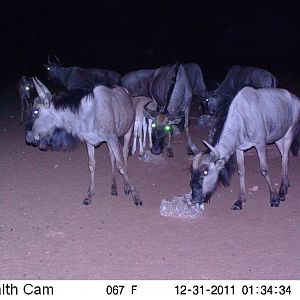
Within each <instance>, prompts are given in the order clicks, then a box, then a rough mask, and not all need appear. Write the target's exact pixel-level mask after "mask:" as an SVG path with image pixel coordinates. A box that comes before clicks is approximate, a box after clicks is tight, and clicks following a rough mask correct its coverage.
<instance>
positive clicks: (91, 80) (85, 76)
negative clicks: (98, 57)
mask: <svg viewBox="0 0 300 300" xmlns="http://www.w3.org/2000/svg"><path fill="white" fill-rule="evenodd" d="M44 66H45V67H46V69H47V70H48V78H49V80H52V81H54V82H56V83H59V84H61V85H63V86H64V87H65V88H66V89H67V90H69V91H74V90H75V91H76V90H85V91H90V89H91V87H93V86H94V85H96V84H102V83H105V84H107V85H109V86H113V85H117V84H118V83H119V81H120V78H121V76H120V74H118V73H117V72H115V71H112V70H105V69H88V68H80V67H76V66H72V67H63V66H61V65H59V64H58V63H55V62H51V61H50V59H49V58H48V65H44Z"/></svg>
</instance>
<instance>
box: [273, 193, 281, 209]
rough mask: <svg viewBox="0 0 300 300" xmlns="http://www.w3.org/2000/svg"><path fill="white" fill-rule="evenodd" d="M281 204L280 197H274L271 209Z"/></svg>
mask: <svg viewBox="0 0 300 300" xmlns="http://www.w3.org/2000/svg"><path fill="white" fill-rule="evenodd" d="M279 204H280V198H279V196H277V195H276V196H272V198H271V207H273V206H275V207H278V206H279Z"/></svg>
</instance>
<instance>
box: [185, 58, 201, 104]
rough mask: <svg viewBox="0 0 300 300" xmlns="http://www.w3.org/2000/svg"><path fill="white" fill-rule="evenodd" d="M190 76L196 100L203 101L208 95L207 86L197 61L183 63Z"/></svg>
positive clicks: (197, 101)
mask: <svg viewBox="0 0 300 300" xmlns="http://www.w3.org/2000/svg"><path fill="white" fill-rule="evenodd" d="M182 65H183V67H184V69H185V71H186V74H187V77H188V78H189V80H190V82H191V86H192V91H193V98H194V102H196V103H199V104H200V103H202V102H203V100H204V99H205V96H206V86H205V83H204V80H203V75H202V71H201V69H200V67H199V65H197V64H196V63H186V64H182Z"/></svg>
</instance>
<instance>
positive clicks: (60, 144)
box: [39, 128, 80, 151]
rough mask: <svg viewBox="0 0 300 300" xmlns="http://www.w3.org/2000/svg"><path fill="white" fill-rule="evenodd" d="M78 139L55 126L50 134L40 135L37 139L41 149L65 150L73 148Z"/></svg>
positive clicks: (78, 141)
mask: <svg viewBox="0 0 300 300" xmlns="http://www.w3.org/2000/svg"><path fill="white" fill-rule="evenodd" d="M79 143H80V139H79V138H78V137H76V136H74V135H73V134H71V133H69V132H67V131H66V130H65V129H62V128H55V130H54V131H53V133H52V134H48V135H46V136H44V137H42V138H41V139H40V141H39V148H40V149H41V150H48V149H50V150H54V151H59V150H63V151H67V150H71V149H73V148H75V147H76V146H77V145H78V144H79Z"/></svg>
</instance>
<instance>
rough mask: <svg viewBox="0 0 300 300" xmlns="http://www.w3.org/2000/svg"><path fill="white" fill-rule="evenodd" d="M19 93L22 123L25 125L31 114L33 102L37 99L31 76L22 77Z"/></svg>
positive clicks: (19, 83)
mask: <svg viewBox="0 0 300 300" xmlns="http://www.w3.org/2000/svg"><path fill="white" fill-rule="evenodd" d="M18 92H19V97H20V102H21V114H20V123H23V122H24V121H25V118H27V115H28V114H30V113H31V108H32V104H33V100H34V98H35V97H36V91H35V88H34V85H33V82H32V80H31V78H30V77H29V76H25V75H23V76H22V77H21V79H20V80H19V82H18Z"/></svg>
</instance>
